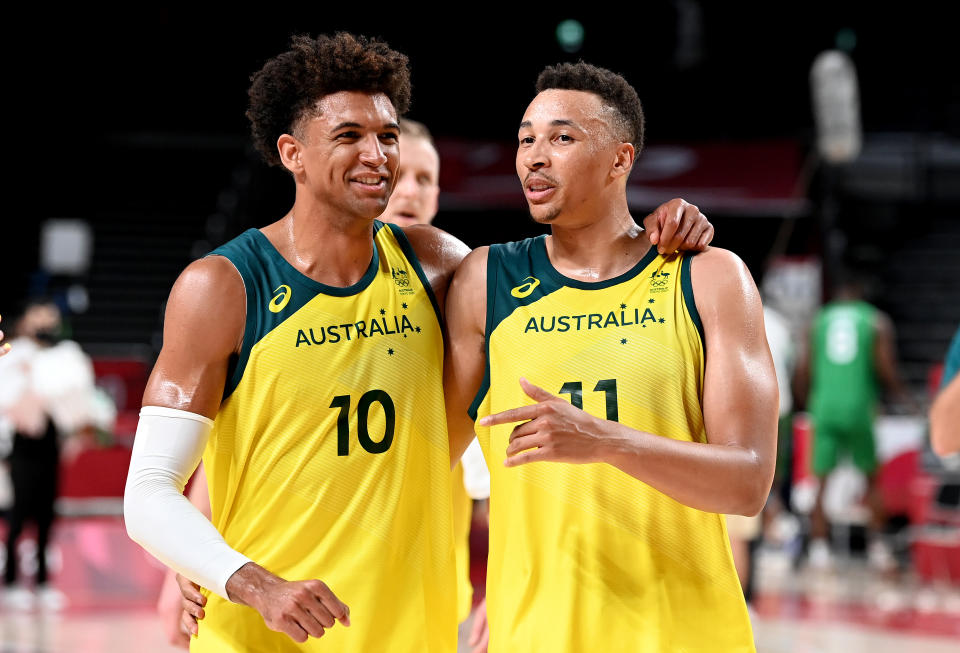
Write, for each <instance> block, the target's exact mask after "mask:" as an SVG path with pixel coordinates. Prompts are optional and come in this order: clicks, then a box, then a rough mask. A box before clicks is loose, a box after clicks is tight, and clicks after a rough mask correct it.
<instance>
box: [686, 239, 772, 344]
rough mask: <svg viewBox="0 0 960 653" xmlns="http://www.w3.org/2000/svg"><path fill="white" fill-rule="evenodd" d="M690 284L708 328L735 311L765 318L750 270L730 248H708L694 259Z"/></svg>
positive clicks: (691, 266)
mask: <svg viewBox="0 0 960 653" xmlns="http://www.w3.org/2000/svg"><path fill="white" fill-rule="evenodd" d="M690 282H691V285H692V287H693V296H694V300H695V301H696V304H697V310H698V311H699V312H700V316H701V317H702V318H703V321H704V326H705V327H706V326H708V325H709V324H710V323H713V322H715V321H717V320H719V319H721V318H722V316H723V314H724V313H725V312H729V310H731V309H733V310H736V311H737V312H738V313H743V312H746V313H747V314H748V315H750V316H753V315H761V316H762V313H763V306H762V304H761V302H760V292H759V291H758V290H757V285H756V283H754V281H753V276H752V275H751V274H750V270H749V269H748V268H747V265H746V264H745V263H744V262H743V259H741V258H740V257H739V256H737V255H736V254H735V253H733V252H731V251H730V250H728V249H722V248H720V247H707V248H706V249H705V250H704V251H702V252H700V253H699V254H697V255H696V256H694V257H693V260H692V261H691V262H690Z"/></svg>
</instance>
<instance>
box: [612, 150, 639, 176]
mask: <svg viewBox="0 0 960 653" xmlns="http://www.w3.org/2000/svg"><path fill="white" fill-rule="evenodd" d="M634 154H635V150H634V149H633V143H620V144H619V145H617V151H616V156H617V158H616V160H615V161H614V163H613V169H612V170H611V174H612V175H613V177H614V178H615V179H616V178H618V177H622V176H624V175H628V174H630V170H631V169H632V168H633V157H634Z"/></svg>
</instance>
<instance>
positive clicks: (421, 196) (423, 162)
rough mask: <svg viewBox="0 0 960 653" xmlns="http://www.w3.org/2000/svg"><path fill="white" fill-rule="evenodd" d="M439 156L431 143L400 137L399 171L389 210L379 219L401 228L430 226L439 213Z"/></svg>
mask: <svg viewBox="0 0 960 653" xmlns="http://www.w3.org/2000/svg"><path fill="white" fill-rule="evenodd" d="M439 179H440V156H439V155H438V154H437V150H436V149H435V148H434V147H433V145H432V144H431V143H430V141H428V140H426V139H425V138H420V137H418V136H409V135H403V136H400V169H399V170H398V171H397V183H396V184H395V185H394V188H393V195H391V196H390V203H389V204H388V205H387V210H386V211H384V212H383V215H382V216H380V219H381V220H383V221H384V222H392V223H394V224H398V225H400V226H401V227H406V226H409V225H412V224H430V222H431V221H432V220H433V218H434V216H435V215H436V214H437V196H438V195H439V193H440V186H439V185H438V184H439Z"/></svg>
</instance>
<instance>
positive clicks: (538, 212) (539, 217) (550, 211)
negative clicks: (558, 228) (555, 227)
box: [530, 204, 560, 224]
mask: <svg viewBox="0 0 960 653" xmlns="http://www.w3.org/2000/svg"><path fill="white" fill-rule="evenodd" d="M558 215H560V208H559V207H556V206H548V205H543V204H530V217H531V218H533V221H534V222H537V223H539V224H550V223H551V222H553V221H554V220H556V219H557V216H558Z"/></svg>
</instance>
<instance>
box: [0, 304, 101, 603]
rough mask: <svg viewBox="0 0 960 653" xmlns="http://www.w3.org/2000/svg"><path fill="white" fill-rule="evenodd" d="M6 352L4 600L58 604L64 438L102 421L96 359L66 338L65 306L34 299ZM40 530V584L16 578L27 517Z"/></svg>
mask: <svg viewBox="0 0 960 653" xmlns="http://www.w3.org/2000/svg"><path fill="white" fill-rule="evenodd" d="M14 333H15V335H16V338H15V339H14V340H13V342H11V343H8V344H7V345H5V346H4V347H3V348H2V349H3V350H4V353H5V354H6V352H7V351H9V354H7V355H4V356H3V357H2V358H0V452H2V453H3V454H5V456H4V457H5V458H6V461H7V463H8V465H9V473H10V480H11V485H12V488H13V504H12V506H11V508H10V511H9V530H8V533H7V541H6V569H5V572H4V591H3V604H4V605H5V606H7V607H10V608H14V609H30V608H32V607H35V606H37V605H39V606H40V607H45V608H51V609H57V608H59V607H62V605H63V604H64V597H63V595H62V594H61V593H60V592H59V591H58V590H56V589H54V588H53V587H51V586H50V585H49V584H48V581H49V574H48V565H47V544H48V542H49V541H50V533H51V527H52V525H53V520H54V507H53V506H54V500H55V499H56V496H57V476H58V471H59V465H60V457H61V441H62V440H63V438H65V437H67V436H70V435H72V434H74V433H77V432H79V431H80V430H81V429H83V428H84V427H86V426H89V425H91V424H92V423H94V422H96V421H97V418H96V417H95V412H96V411H95V409H94V405H95V402H94V401H93V400H92V397H93V395H94V392H95V386H94V373H93V364H92V362H91V361H90V359H89V357H88V356H87V355H86V354H84V352H83V351H82V350H81V349H80V346H79V345H78V344H77V343H75V342H73V341H70V340H64V339H62V337H61V336H62V333H63V324H62V317H61V314H60V309H59V308H58V307H57V305H56V304H55V303H54V302H53V301H52V300H49V299H46V298H42V299H34V300H30V301H29V302H28V303H27V305H26V307H25V310H24V311H23V314H22V317H21V318H20V320H19V321H18V322H17V324H16V327H15V329H14ZM28 522H33V523H34V524H35V525H36V533H37V547H36V548H37V552H36V556H37V572H36V578H35V580H36V587H35V591H33V592H32V591H30V590H28V589H27V588H26V587H25V586H23V585H18V584H17V572H18V557H17V542H18V540H19V539H20V535H21V534H22V532H23V527H24V526H25V524H26V523H28Z"/></svg>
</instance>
